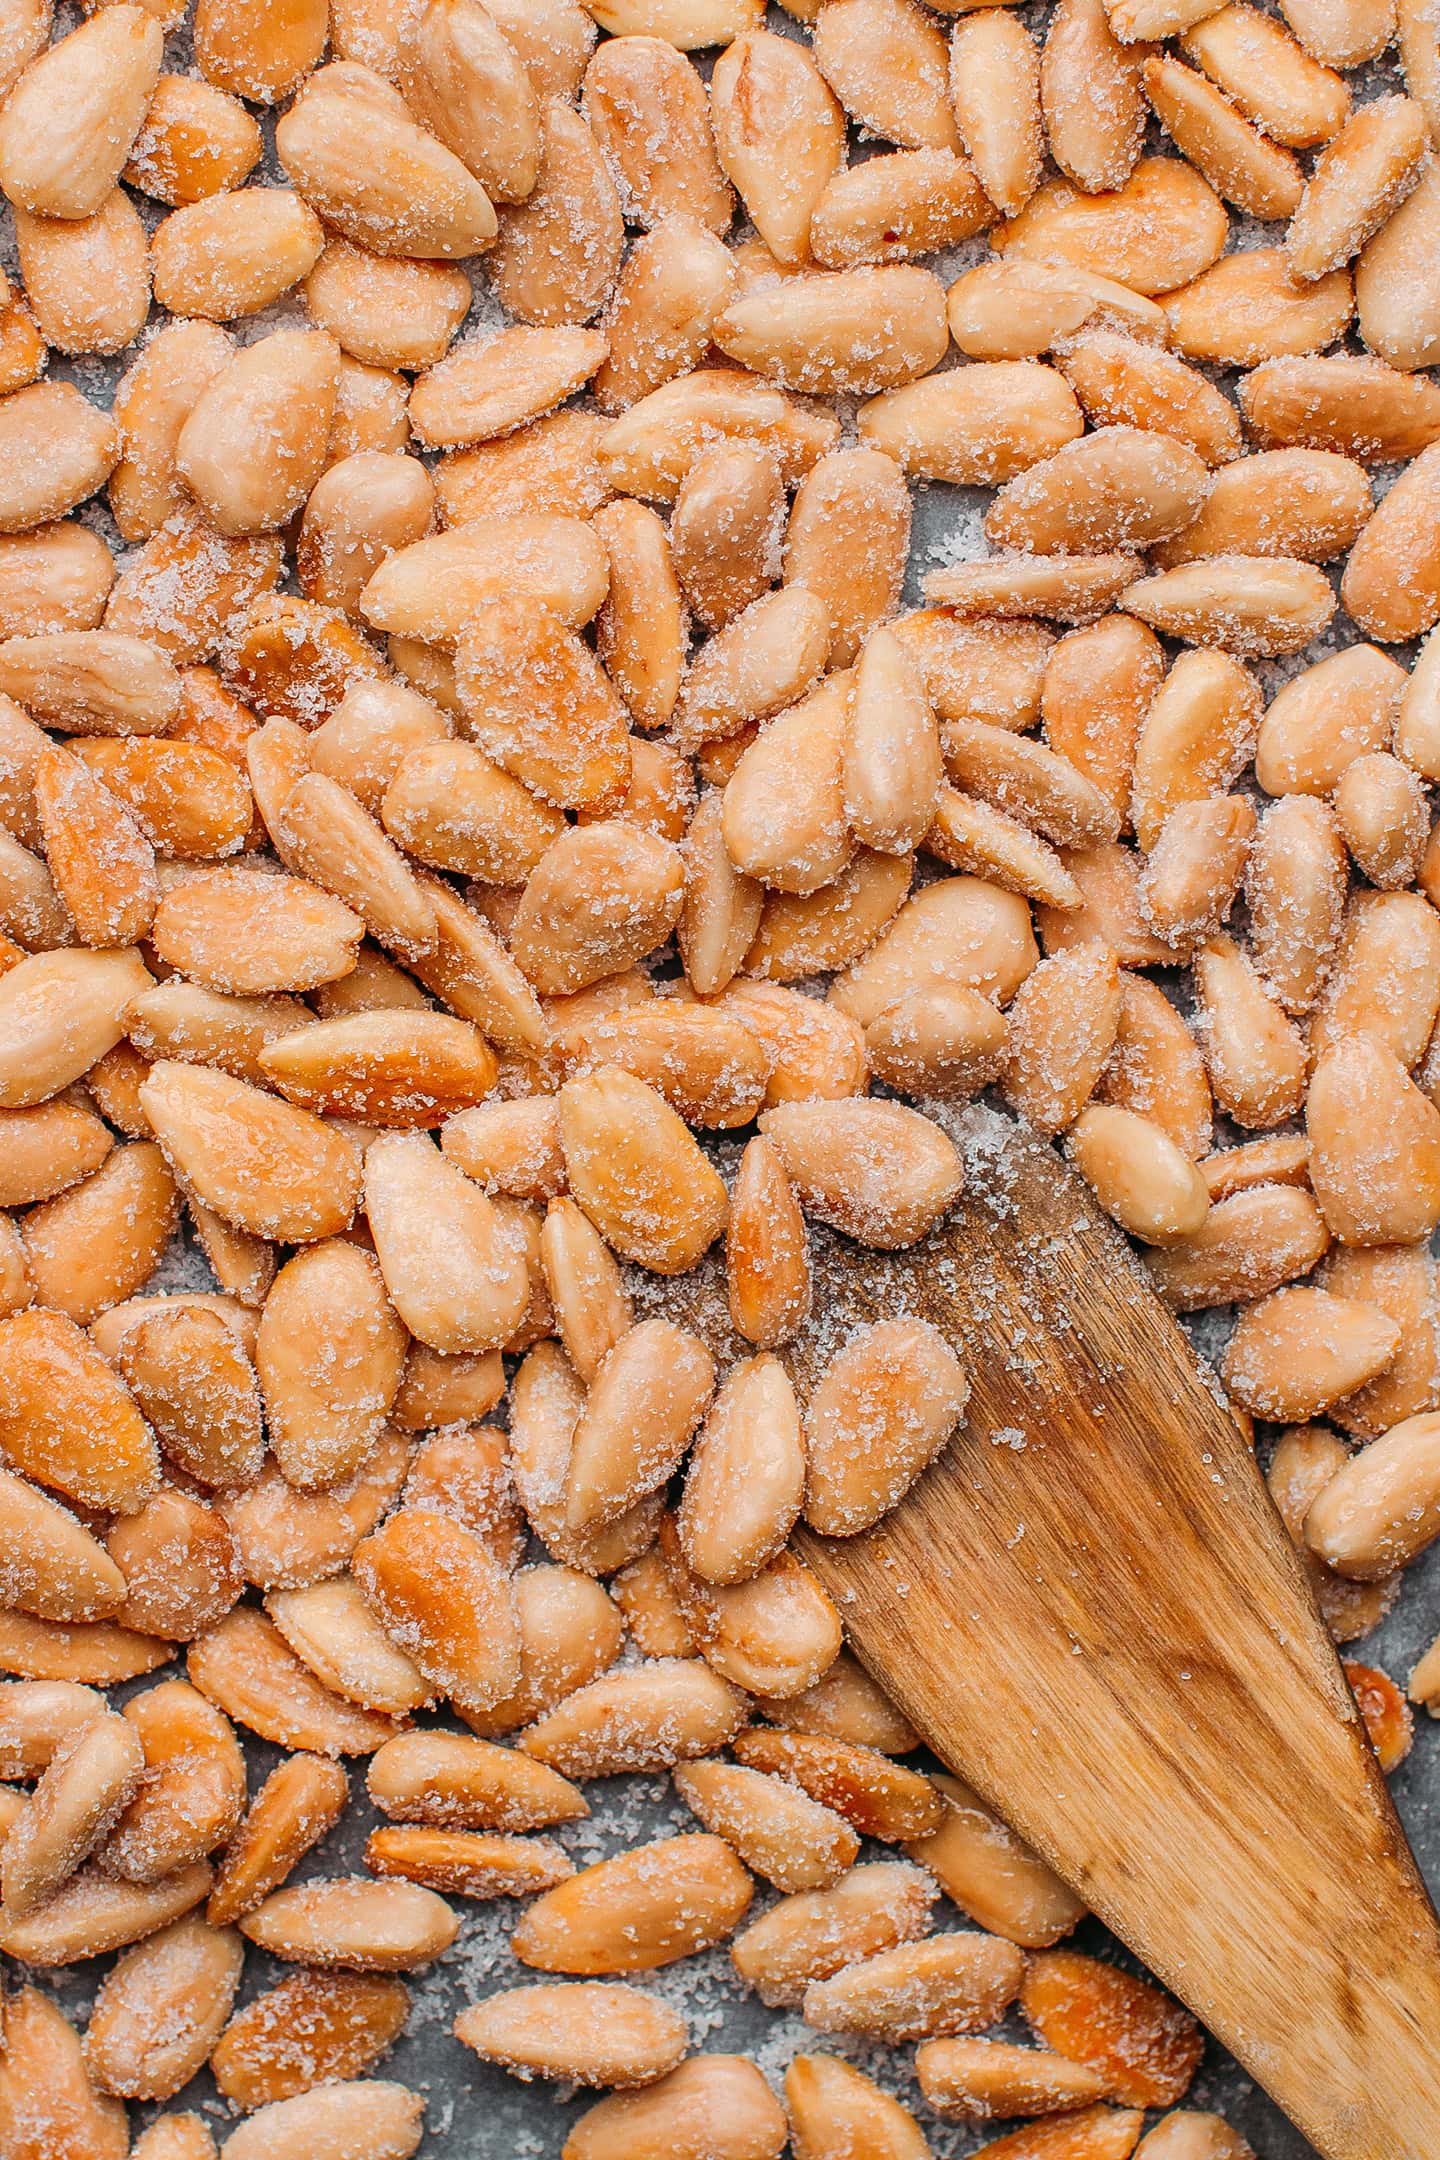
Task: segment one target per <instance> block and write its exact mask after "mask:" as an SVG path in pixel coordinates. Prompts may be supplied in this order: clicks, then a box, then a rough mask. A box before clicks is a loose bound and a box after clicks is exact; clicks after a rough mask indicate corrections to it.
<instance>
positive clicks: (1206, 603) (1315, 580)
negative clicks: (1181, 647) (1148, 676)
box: [1119, 555, 1335, 655]
mask: <svg viewBox="0 0 1440 2160" xmlns="http://www.w3.org/2000/svg"><path fill="white" fill-rule="evenodd" d="M1119 605H1120V606H1121V607H1122V608H1123V609H1124V610H1125V611H1126V612H1127V613H1128V614H1132V615H1138V616H1139V617H1140V620H1141V621H1142V622H1147V623H1149V624H1150V626H1151V628H1152V629H1154V630H1158V631H1159V632H1160V633H1161V635H1162V636H1167V637H1179V638H1184V639H1186V640H1188V641H1189V642H1191V643H1193V644H1197V645H1220V646H1224V647H1225V648H1227V650H1229V651H1230V652H1237V653H1245V654H1259V655H1274V654H1279V653H1291V652H1298V651H1299V650H1300V648H1301V647H1302V646H1304V645H1308V644H1309V642H1310V640H1311V639H1312V638H1314V637H1318V636H1319V635H1320V633H1321V631H1322V630H1323V629H1324V628H1325V626H1326V624H1327V623H1328V622H1329V620H1330V618H1331V616H1332V615H1333V614H1334V612H1335V595H1334V593H1333V592H1332V591H1331V589H1330V585H1329V582H1328V580H1327V579H1326V578H1325V577H1324V576H1323V575H1322V574H1321V572H1320V571H1318V570H1316V569H1315V568H1314V567H1313V566H1312V565H1311V564H1309V563H1305V562H1297V561H1294V560H1292V559H1291V558H1289V557H1285V556H1282V557H1276V558H1265V557H1261V556H1255V555H1213V556H1210V557H1208V558H1207V559H1206V560H1204V561H1202V562H1198V563H1186V564H1184V565H1183V566H1182V567H1181V568H1180V569H1178V570H1162V571H1161V572H1160V573H1159V574H1158V575H1157V576H1155V577H1148V578H1142V579H1141V580H1140V581H1139V582H1138V584H1134V585H1131V586H1130V587H1129V588H1128V590H1126V591H1124V592H1122V593H1121V594H1120V595H1119Z"/></svg>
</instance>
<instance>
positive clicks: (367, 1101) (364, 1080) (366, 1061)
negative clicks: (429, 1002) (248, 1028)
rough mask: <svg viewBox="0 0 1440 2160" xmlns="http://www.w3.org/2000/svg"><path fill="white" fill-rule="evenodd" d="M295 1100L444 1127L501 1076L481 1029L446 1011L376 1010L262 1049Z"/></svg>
mask: <svg viewBox="0 0 1440 2160" xmlns="http://www.w3.org/2000/svg"><path fill="white" fill-rule="evenodd" d="M260 1062H261V1065H262V1068H263V1070H264V1072H265V1074H266V1077H267V1078H268V1079H269V1080H270V1081H271V1082H272V1083H273V1084H274V1085H275V1086H277V1087H278V1088H279V1089H280V1091H281V1092H282V1094H284V1095H286V1096H288V1098H289V1099H290V1101H291V1102H298V1103H300V1104H302V1105H303V1106H304V1107H305V1108H306V1109H310V1110H316V1111H319V1112H320V1113H321V1114H322V1115H327V1116H340V1117H352V1118H357V1119H359V1120H361V1121H363V1122H365V1123H368V1124H372V1125H400V1126H406V1125H423V1126H433V1125H438V1124H439V1123H440V1121H441V1119H442V1118H444V1117H446V1116H448V1115H449V1113H450V1112H451V1111H452V1110H458V1109H463V1108H464V1106H465V1105H466V1104H467V1103H471V1102H478V1101H479V1100H480V1099H481V1097H482V1096H485V1095H488V1094H489V1092H490V1089H491V1088H492V1086H493V1085H494V1081H495V1060H494V1057H493V1055H492V1054H491V1052H490V1049H489V1047H488V1045H487V1044H486V1043H485V1041H484V1039H483V1037H482V1036H481V1035H480V1034H479V1032H478V1031H477V1030H476V1029H475V1028H473V1027H472V1026H470V1025H469V1023H468V1022H466V1021H463V1020H455V1019H452V1018H451V1017H450V1016H449V1015H448V1014H445V1013H430V1012H409V1011H407V1012H404V1013H403V1014H402V1013H400V1012H398V1011H397V1012H370V1013H353V1014H350V1015H348V1016H347V1017H343V1018H340V1019H335V1020H322V1021H320V1022H318V1023H317V1024H316V1025H315V1026H313V1027H309V1028H300V1029H298V1030H296V1031H295V1032H293V1033H291V1034H288V1035H286V1036H285V1037H284V1038H282V1039H281V1040H280V1041H278V1042H274V1043H272V1044H270V1045H269V1046H268V1047H267V1048H266V1049H265V1050H264V1051H263V1052H262V1053H261V1060H260Z"/></svg>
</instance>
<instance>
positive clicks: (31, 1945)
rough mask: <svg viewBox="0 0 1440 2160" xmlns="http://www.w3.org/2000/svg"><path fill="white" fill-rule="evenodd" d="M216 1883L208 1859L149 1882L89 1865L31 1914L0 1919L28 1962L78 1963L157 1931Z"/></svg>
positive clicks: (13, 1947) (12, 1947)
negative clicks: (119, 1877)
mask: <svg viewBox="0 0 1440 2160" xmlns="http://www.w3.org/2000/svg"><path fill="white" fill-rule="evenodd" d="M209 1886H210V1870H209V1868H208V1867H206V1866H205V1864H204V1863H203V1862H197V1863H196V1864H195V1866H193V1867H188V1868H181V1869H178V1870H177V1871H176V1873H175V1874H173V1875H169V1876H167V1877H166V1878H165V1880H164V1881H163V1882H158V1883H154V1884H152V1885H149V1886H147V1887H137V1886H135V1885H133V1884H130V1883H120V1882H114V1881H111V1880H110V1879H109V1878H107V1877H106V1876H104V1875H100V1874H97V1873H96V1871H95V1870H94V1869H93V1868H84V1869H81V1871H80V1872H79V1873H78V1874H76V1875H73V1876H72V1877H71V1878H70V1880H69V1881H68V1882H67V1883H66V1884H65V1885H64V1887H63V1888H62V1889H61V1890H59V1891H57V1892H56V1894H55V1896H54V1897H52V1898H51V1899H50V1901H49V1902H48V1904H46V1905H45V1906H43V1907H42V1908H41V1910H40V1911H39V1912H36V1913H33V1914H31V1915H30V1917H29V1918H28V1919H24V1920H19V1919H9V1918H6V1919H5V1920H4V1921H3V1922H0V1942H3V1945H4V1948H5V1950H6V1951H7V1953H8V1954H9V1955H10V1956H11V1957H18V1958H22V1959H23V1960H24V1962H25V1963H26V1964H27V1965H39V1966H42V1967H51V1966H58V1965H72V1964H74V1963H75V1962H76V1960H77V1959H79V1958H90V1957H102V1956H104V1955H105V1954H106V1953H107V1952H108V1951H111V1950H121V1949H124V1947H125V1946H126V1944H127V1943H132V1942H138V1941H139V1940H140V1939H141V1938H142V1937H143V1936H146V1935H153V1934H154V1933H155V1931H156V1929H157V1928H162V1927H164V1926H166V1925H167V1924H168V1923H169V1922H170V1921H171V1920H178V1919H179V1918H180V1916H181V1914H182V1913H187V1912H189V1911H190V1910H191V1909H192V1908H193V1907H194V1906H196V1905H198V1904H199V1903H200V1901H201V1900H202V1899H203V1897H204V1896H205V1893H206V1891H207V1890H208V1888H209Z"/></svg>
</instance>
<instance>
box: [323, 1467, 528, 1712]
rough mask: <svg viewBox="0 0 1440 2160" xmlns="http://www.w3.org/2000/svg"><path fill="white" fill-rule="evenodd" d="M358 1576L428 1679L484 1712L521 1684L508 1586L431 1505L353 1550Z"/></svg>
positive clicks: (397, 1517) (480, 1549)
mask: <svg viewBox="0 0 1440 2160" xmlns="http://www.w3.org/2000/svg"><path fill="white" fill-rule="evenodd" d="M353 1566H354V1570H355V1579H356V1581H357V1582H358V1584H359V1586H360V1588H361V1590H362V1592H363V1593H364V1596H365V1600H366V1603H367V1604H368V1605H369V1606H370V1608H371V1610H372V1612H374V1614H375V1616H376V1618H377V1619H378V1620H379V1622H380V1624H381V1626H382V1627H383V1628H384V1629H385V1632H386V1633H387V1634H388V1635H389V1636H390V1637H391V1639H392V1641H394V1642H395V1644H396V1645H397V1647H398V1648H399V1649H401V1650H402V1651H403V1652H404V1653H405V1655H406V1656H407V1657H409V1658H410V1659H412V1660H413V1662H414V1663H415V1664H416V1665H417V1666H418V1667H419V1669H420V1671H421V1672H422V1673H423V1674H424V1675H425V1677H426V1679H427V1680H429V1681H431V1682H432V1684H433V1685H434V1686H435V1687H436V1688H438V1689H440V1690H442V1691H443V1692H444V1693H445V1694H447V1695H450V1696H452V1697H453V1698H454V1699H455V1700H456V1701H457V1702H460V1703H464V1704H465V1705H466V1706H467V1707H468V1708H472V1709H474V1710H477V1711H480V1712H484V1711H486V1710H488V1709H489V1708H490V1707H491V1706H492V1705H493V1704H494V1703H496V1702H498V1701H500V1700H502V1699H503V1698H504V1697H505V1696H506V1695H508V1694H510V1693H511V1691H512V1690H513V1688H514V1687H515V1684H516V1682H517V1680H518V1678H519V1670H520V1643H519V1628H518V1624H517V1621H516V1616H515V1605H514V1595H513V1592H512V1590H511V1587H510V1584H509V1581H508V1580H507V1578H506V1576H505V1575H504V1573H503V1572H502V1570H501V1569H500V1567H499V1566H498V1565H497V1563H496V1561H495V1559H494V1558H493V1556H492V1555H491V1553H490V1552H489V1550H488V1548H487V1547H486V1546H485V1545H484V1544H483V1542H482V1541H481V1540H480V1539H479V1538H477V1537H476V1536H474V1534H473V1533H472V1532H471V1531H468V1530H466V1529H465V1528H464V1527H463V1526H462V1525H461V1524H460V1523H457V1522H454V1521H452V1520H451V1518H450V1517H448V1516H445V1515H440V1514H438V1513H436V1512H435V1511H434V1510H433V1509H430V1508H402V1509H400V1510H399V1512H398V1513H396V1514H394V1515H392V1516H391V1517H390V1518H389V1519H388V1521H387V1522H386V1523H385V1524H383V1525H382V1527H381V1528H380V1529H379V1530H376V1531H373V1532H372V1533H371V1535H370V1536H369V1537H368V1538H365V1539H364V1540H362V1542H361V1543H360V1544H359V1545H358V1546H357V1547H356V1548H355V1554H354V1559H353Z"/></svg>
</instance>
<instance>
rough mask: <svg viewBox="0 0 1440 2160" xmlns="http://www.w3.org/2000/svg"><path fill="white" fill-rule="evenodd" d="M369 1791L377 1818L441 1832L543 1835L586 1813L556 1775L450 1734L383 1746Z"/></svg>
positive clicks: (408, 1736)
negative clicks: (543, 1831)
mask: <svg viewBox="0 0 1440 2160" xmlns="http://www.w3.org/2000/svg"><path fill="white" fill-rule="evenodd" d="M368 1790H369V1793H370V1797H371V1799H372V1800H373V1801H374V1802H375V1805H376V1806H377V1807H378V1808H380V1809H381V1811H382V1812H383V1813H384V1814H386V1815H389V1816H392V1817H395V1818H397V1819H399V1820H400V1821H406V1822H414V1821H419V1822H423V1823H428V1824H430V1825H432V1826H435V1827H440V1828H445V1829H464V1830H476V1829H478V1830H499V1831H505V1832H514V1831H522V1830H535V1829H544V1828H546V1827H547V1826H548V1825H550V1824H552V1823H558V1822H569V1821H572V1820H573V1819H575V1818H576V1817H578V1816H582V1815H584V1814H586V1813H587V1812H588V1811H587V1808H586V1805H585V1802H584V1800H583V1799H582V1798H581V1796H580V1794H579V1793H578V1792H577V1791H576V1789H575V1787H574V1786H573V1785H571V1784H570V1783H569V1782H568V1781H567V1780H566V1779H564V1778H563V1777H561V1776H560V1774H559V1773H558V1772H557V1771H554V1770H551V1769H548V1768H547V1767H546V1766H545V1765H544V1764H543V1763H540V1762H538V1761H532V1760H531V1759H530V1758H529V1757H528V1756H525V1755H521V1754H519V1753H517V1752H516V1751H515V1750H513V1749H507V1748H500V1747H495V1746H492V1745H491V1744H490V1743H489V1742H488V1741H484V1740H471V1739H465V1738H462V1737H459V1736H457V1735H455V1734H453V1733H438V1732H434V1733H405V1734H402V1735H400V1736H399V1738H397V1739H395V1740H392V1741H389V1742H387V1743H386V1745H385V1746H384V1747H383V1748H382V1749H381V1750H380V1752H379V1753H378V1754H377V1755H376V1756H375V1757H374V1758H373V1760H372V1762H371V1765H370V1772H369V1779H368Z"/></svg>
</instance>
